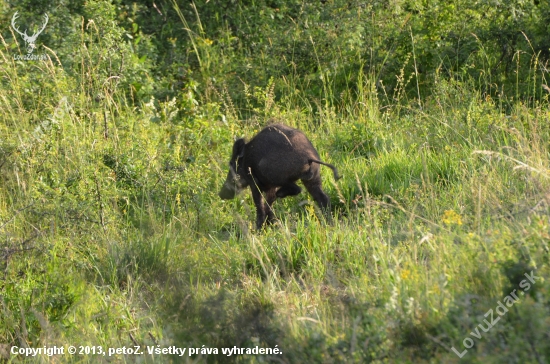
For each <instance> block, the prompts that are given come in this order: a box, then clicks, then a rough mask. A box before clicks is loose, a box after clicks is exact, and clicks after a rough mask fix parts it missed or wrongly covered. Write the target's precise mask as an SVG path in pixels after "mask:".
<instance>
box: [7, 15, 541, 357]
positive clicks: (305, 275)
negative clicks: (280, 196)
mask: <svg viewBox="0 0 550 364" xmlns="http://www.w3.org/2000/svg"><path fill="white" fill-rule="evenodd" d="M182 20H184V18H183V15H182ZM189 36H190V37H191V39H194V40H196V42H194V46H195V52H199V53H200V50H199V49H198V48H199V47H201V43H200V42H199V41H198V40H199V38H200V37H202V35H201V34H200V33H198V35H197V34H195V33H193V32H192V31H189ZM203 46H205V47H206V45H204V44H203ZM312 46H315V44H312ZM83 48H84V44H83ZM12 53H13V50H12V49H10V48H9V47H8V46H7V45H6V44H4V48H3V49H1V50H0V57H1V58H2V59H3V67H2V69H1V71H0V75H1V77H2V88H1V89H0V120H2V122H0V128H1V129H0V133H1V135H2V139H1V141H0V143H1V144H0V178H1V181H2V182H1V184H0V236H1V244H2V253H0V264H1V267H2V271H3V280H2V283H1V285H0V292H1V293H0V312H1V317H2V320H0V343H5V344H3V345H4V346H0V354H1V355H3V356H4V357H5V358H8V357H9V354H6V348H8V346H9V347H11V346H12V345H17V346H20V347H25V346H29V347H42V346H44V345H46V346H52V345H101V346H103V347H104V348H106V347H122V346H127V347H129V346H132V345H142V346H145V345H157V344H158V345H162V346H170V345H175V346H179V347H199V348H200V347H201V346H202V345H205V346H207V347H210V348H214V347H216V348H222V347H233V346H238V347H252V346H255V345H259V346H262V347H271V348H273V347H275V346H276V345H277V346H278V347H279V348H280V349H281V351H282V354H281V355H280V356H265V357H262V358H260V357H253V356H235V357H223V356H222V355H219V356H214V355H210V356H208V355H203V356H201V355H197V356H194V357H192V358H186V360H188V361H189V362H191V361H193V362H218V361H219V362H224V361H235V362H255V361H262V360H265V361H284V362H458V361H459V359H458V357H457V356H456V355H455V354H454V353H453V351H451V350H450V348H451V347H455V348H460V350H459V351H462V350H463V347H462V343H463V340H464V338H466V337H468V335H469V333H470V332H471V331H472V330H473V329H474V328H475V327H476V326H477V325H478V324H479V323H480V322H483V319H484V314H485V313H486V312H487V311H488V310H489V309H494V307H495V305H496V302H497V301H498V300H501V299H502V298H503V297H505V296H506V295H507V294H508V293H509V292H510V291H511V290H512V289H514V288H516V289H517V284H518V282H519V281H518V279H519V280H521V277H522V276H523V274H524V273H529V272H531V271H534V272H536V276H538V277H540V279H539V280H537V281H536V283H535V284H534V285H533V289H532V290H531V291H529V292H527V294H526V295H525V296H521V299H520V300H519V302H518V303H516V305H515V306H514V309H513V310H510V311H509V312H508V313H507V314H506V316H503V317H502V319H501V321H500V322H499V323H498V324H497V325H496V326H495V327H494V328H493V329H491V330H490V331H489V332H487V333H483V338H481V339H479V340H476V341H475V346H474V347H473V348H471V349H469V351H468V353H467V357H466V360H469V361H470V362H541V363H542V362H545V361H546V360H547V358H548V357H550V346H549V345H548V342H549V341H548V340H547V339H548V337H547V336H548V309H549V306H548V302H547V300H546V298H545V297H547V296H548V289H549V286H548V282H547V277H548V274H549V271H548V269H549V268H548V242H549V240H550V236H549V230H548V229H549V224H548V206H549V205H548V204H549V198H548V188H549V180H548V177H549V171H548V166H549V165H550V163H549V162H550V161H549V154H548V145H549V143H550V134H549V128H550V120H548V119H549V117H550V112H549V109H548V104H547V98H543V100H542V101H540V102H538V103H529V104H526V103H521V102H518V101H517V100H516V101H511V100H508V99H505V98H504V96H503V99H497V100H495V99H493V98H491V97H490V96H488V95H487V94H482V93H481V92H480V91H478V90H479V88H478V87H477V86H478V85H477V84H476V81H475V80H474V81H472V80H470V79H465V80H460V81H459V80H458V79H459V78H458V77H457V78H450V79H448V78H443V77H441V76H438V77H440V78H438V79H437V80H436V82H435V84H436V85H437V87H436V89H434V90H433V92H432V93H431V94H430V95H429V96H424V98H423V99H420V97H421V95H420V92H418V94H417V95H415V97H417V98H418V99H416V100H414V102H408V100H406V98H405V93H402V91H403V90H404V89H403V88H401V89H399V87H403V84H401V86H399V85H398V88H397V89H396V90H395V94H394V96H393V97H392V98H390V97H387V98H386V99H385V102H382V101H379V100H383V101H384V97H380V96H379V95H378V91H380V89H377V86H376V84H377V79H376V76H375V75H373V74H366V75H365V74H363V71H362V70H356V71H355V72H356V73H357V75H358V77H354V78H349V79H348V80H346V82H350V83H351V82H353V80H354V79H357V80H358V81H357V82H356V83H355V84H353V85H350V86H352V87H350V88H351V89H353V92H352V91H350V93H351V95H347V96H346V97H344V98H342V99H341V100H340V101H338V100H339V97H338V95H337V94H336V92H335V90H336V88H334V85H335V82H336V81H342V80H334V79H331V75H330V74H329V73H323V77H324V78H323V95H324V96H323V98H322V99H318V100H311V99H307V98H301V97H300V96H299V92H296V90H299V89H300V88H301V87H305V82H306V81H303V80H299V79H292V78H289V77H281V78H280V79H277V80H273V81H272V82H273V83H270V84H267V85H265V88H260V89H255V90H250V89H247V88H246V87H247V86H246V85H245V86H243V90H242V92H243V95H244V97H245V98H249V100H248V101H250V103H249V105H251V109H252V111H253V114H254V115H256V118H253V119H252V120H251V121H249V122H243V121H241V120H238V119H237V118H238V114H239V112H240V110H236V111H235V106H234V105H233V104H232V100H231V99H230V97H229V96H228V94H227V93H225V92H224V90H223V89H215V90H211V93H209V94H208V95H198V94H196V93H194V92H192V91H191V90H189V91H190V92H189V93H187V96H186V97H187V98H188V101H189V105H195V106H194V107H195V109H193V111H192V112H193V115H194V117H193V118H179V117H178V115H181V113H185V112H191V111H189V110H180V109H178V105H177V104H176V103H174V102H172V101H171V100H166V101H163V100H161V101H159V100H151V101H149V102H146V103H142V104H140V105H138V107H132V106H131V103H130V102H128V100H126V99H125V98H124V95H123V93H122V92H121V91H119V90H117V89H116V87H114V86H113V84H111V83H110V82H112V81H113V80H114V79H113V78H112V76H109V75H108V74H104V73H102V72H100V71H101V67H99V68H94V67H93V62H89V63H87V62H85V61H84V58H83V59H82V64H83V68H82V70H81V71H82V74H81V75H85V76H79V75H70V74H67V73H66V72H65V71H64V70H63V68H62V67H61V66H60V65H59V64H58V63H57V62H56V60H55V54H54V53H53V52H52V53H51V54H50V59H49V60H48V61H44V62H38V63H31V62H27V63H25V62H15V61H13V57H12ZM210 56H212V55H211V54H210V53H204V56H203V57H202V58H201V67H202V66H204V67H207V63H208V62H210V61H211V59H210V58H208V57H210ZM334 59H335V62H338V61H343V60H339V59H338V56H337V55H334ZM532 64H533V70H532V72H531V76H530V78H529V79H528V80H521V81H522V82H523V81H525V82H532V86H533V92H534V94H540V93H541V92H543V91H542V89H541V87H542V86H541V82H542V81H541V80H543V79H544V77H546V74H545V73H544V72H542V74H541V71H540V69H539V68H538V67H537V62H536V57H535V58H534V61H533V63H532ZM319 66H320V68H322V66H323V65H319ZM103 70H104V69H103ZM405 70H406V68H405V65H404V66H403V71H402V74H401V76H400V77H401V78H400V80H401V81H400V82H403V83H405V82H409V81H407V80H412V79H414V78H415V77H417V75H416V74H407V72H406V71H405ZM77 81H79V82H81V83H80V84H78V82H77ZM37 82H39V83H40V85H44V86H43V87H38V86H36V85H37ZM301 82H304V84H300V83H301ZM410 82H417V81H410ZM518 82H519V80H518ZM75 84H76V85H78V86H77V87H75V86H74V85H75ZM111 87H114V88H111ZM212 87H214V86H212ZM214 88H215V87H214ZM278 92H280V93H281V94H285V95H289V96H288V97H282V98H279V99H278V98H277V97H276V95H277V93H278ZM403 92H404V91H403ZM312 105H313V106H312ZM503 105H504V106H503ZM254 108H256V110H254ZM232 110H233V111H232ZM248 112H250V109H249V110H246V111H243V113H244V114H246V113H248ZM258 115H260V116H261V117H260V116H258ZM222 116H223V117H222ZM272 116H276V117H278V118H280V119H282V120H283V121H284V122H286V123H288V124H291V125H294V126H299V127H300V128H301V129H303V130H304V132H305V133H306V134H307V135H308V136H309V137H310V139H311V140H312V142H313V144H314V145H315V146H316V147H317V148H318V150H319V151H320V154H321V157H322V159H323V160H326V161H329V162H330V163H333V164H335V165H337V166H338V168H339V169H340V172H341V174H342V175H343V176H344V177H343V178H342V179H341V180H340V181H338V182H335V181H333V179H332V176H331V174H330V173H329V172H330V171H325V170H323V178H324V187H325V189H326V191H327V192H328V194H329V195H330V198H331V200H332V203H333V206H334V209H333V212H332V213H333V219H332V221H327V220H325V219H324V218H323V216H322V215H320V214H319V213H318V211H316V208H315V207H314V205H313V204H312V202H311V199H310V198H309V197H306V195H301V196H299V197H297V198H288V199H285V200H283V201H278V202H277V203H276V204H275V207H274V208H275V214H276V216H277V217H278V218H279V222H278V223H277V224H275V225H274V226H273V227H270V228H268V229H266V230H265V231H261V232H257V231H254V230H253V229H252V221H253V219H254V210H253V208H252V206H253V204H252V201H251V198H250V195H249V193H244V194H242V195H239V197H238V198H237V199H235V200H233V201H229V202H225V201H221V200H219V199H218V198H217V191H218V190H219V188H220V186H221V184H222V183H223V178H224V176H225V169H226V167H225V165H226V162H227V159H228V158H229V152H230V148H231V143H232V141H233V138H234V137H235V136H242V135H246V136H249V137H250V136H252V135H253V134H254V133H255V132H256V131H257V130H259V129H260V127H261V126H263V125H264V124H265V123H267V122H268V119H269V117H272ZM305 199H307V200H308V201H307V203H301V202H300V200H305ZM6 345H7V346H6ZM2 350H3V351H2ZM73 359H75V358H71V357H68V356H63V357H57V358H55V360H56V361H59V362H68V361H72V360H73ZM143 359H144V360H147V361H160V362H167V361H178V360H179V359H178V358H176V357H171V356H162V357H156V358H154V360H153V358H151V357H150V356H148V355H144V356H143ZM35 360H36V361H39V360H44V361H48V360H53V359H51V358H48V357H46V356H42V357H41V358H36V359H35ZM77 360H82V361H86V362H95V361H96V360H98V358H97V357H94V356H93V355H88V356H83V357H79V358H78V359H77ZM99 360H102V359H99ZM113 360H115V361H134V360H135V359H134V358H133V357H130V356H122V355H119V356H117V357H116V358H114V359H113Z"/></svg>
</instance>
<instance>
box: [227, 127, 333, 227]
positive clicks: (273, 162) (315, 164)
mask: <svg viewBox="0 0 550 364" xmlns="http://www.w3.org/2000/svg"><path fill="white" fill-rule="evenodd" d="M320 164H323V165H326V166H328V167H330V168H331V169H332V171H333V173H334V178H335V179H336V180H338V179H339V178H340V176H338V170H337V169H336V167H334V166H333V165H332V164H328V163H324V162H321V161H320V158H319V154H318V153H317V151H316V150H315V148H314V147H313V145H312V144H311V142H310V141H309V140H308V138H307V137H306V136H305V135H304V133H302V132H301V131H300V130H297V129H294V128H291V127H288V126H286V125H282V124H272V125H269V126H267V127H265V128H264V129H263V130H262V131H260V132H259V133H258V134H257V135H256V136H255V137H254V138H253V139H252V140H250V141H249V142H248V143H246V142H245V140H244V139H242V138H241V139H238V140H236V141H235V143H234V144H233V152H232V154H231V160H230V161H229V173H228V175H227V179H226V181H225V183H224V184H223V187H222V189H221V191H220V193H219V196H220V197H221V198H222V199H224V200H227V199H232V198H234V197H235V195H236V194H237V193H238V192H240V191H241V190H243V189H244V188H246V187H248V186H250V189H251V190H252V198H253V199H254V204H255V205H256V228H257V229H261V228H262V226H263V225H264V223H265V222H266V221H267V222H268V223H271V222H273V220H274V219H275V215H274V214H273V211H272V209H271V205H272V204H273V202H275V200H276V199H277V197H279V198H283V197H286V196H295V195H297V194H299V193H300V192H301V191H302V189H301V188H300V187H299V186H298V185H297V184H296V181H297V180H301V181H302V183H303V184H304V186H305V187H306V189H307V191H308V192H309V193H310V195H311V196H312V197H313V199H314V200H315V201H316V202H317V204H318V205H319V207H320V208H321V209H322V210H323V211H325V212H326V211H328V210H329V209H330V200H329V198H328V196H327V195H326V193H325V192H324V191H323V189H322V186H321V174H320V167H319V165H320Z"/></svg>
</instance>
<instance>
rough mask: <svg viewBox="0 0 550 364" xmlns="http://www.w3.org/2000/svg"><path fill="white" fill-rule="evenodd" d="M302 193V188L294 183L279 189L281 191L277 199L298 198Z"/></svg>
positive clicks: (278, 192)
mask: <svg viewBox="0 0 550 364" xmlns="http://www.w3.org/2000/svg"><path fill="white" fill-rule="evenodd" d="M300 192H302V189H301V188H300V186H298V185H297V184H296V183H294V182H292V183H289V184H286V185H284V186H282V187H281V188H279V190H278V191H277V197H279V198H283V197H286V196H296V195H297V194H299V193H300Z"/></svg>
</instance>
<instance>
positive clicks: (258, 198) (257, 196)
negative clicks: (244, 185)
mask: <svg viewBox="0 0 550 364" xmlns="http://www.w3.org/2000/svg"><path fill="white" fill-rule="evenodd" d="M251 189H252V199H253V200H254V205H256V229H258V230H260V229H261V228H262V226H263V225H264V223H265V222H266V220H267V222H269V223H272V222H273V221H274V220H275V214H273V210H272V209H271V205H272V204H273V202H274V201H275V199H276V198H277V196H276V195H275V191H276V190H275V188H270V189H268V190H267V191H265V192H264V193H265V199H264V196H263V195H262V192H261V191H260V190H259V189H258V188H257V187H256V186H253V187H252V188H251Z"/></svg>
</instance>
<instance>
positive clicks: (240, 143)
mask: <svg viewBox="0 0 550 364" xmlns="http://www.w3.org/2000/svg"><path fill="white" fill-rule="evenodd" d="M245 144H246V143H245V142H244V139H243V138H241V139H237V140H235V144H233V155H232V156H231V159H237V158H241V157H242V156H244V146H245Z"/></svg>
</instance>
